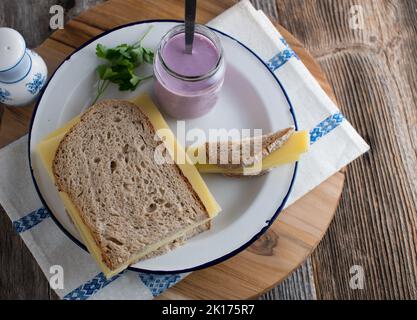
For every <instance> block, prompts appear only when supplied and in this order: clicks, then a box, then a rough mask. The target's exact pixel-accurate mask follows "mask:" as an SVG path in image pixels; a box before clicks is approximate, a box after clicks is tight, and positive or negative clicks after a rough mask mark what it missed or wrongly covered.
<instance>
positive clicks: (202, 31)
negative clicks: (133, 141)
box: [154, 25, 225, 119]
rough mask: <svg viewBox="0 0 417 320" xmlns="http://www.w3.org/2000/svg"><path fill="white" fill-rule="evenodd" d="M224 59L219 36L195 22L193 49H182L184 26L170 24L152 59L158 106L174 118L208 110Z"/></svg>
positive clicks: (216, 91) (220, 80)
mask: <svg viewBox="0 0 417 320" xmlns="http://www.w3.org/2000/svg"><path fill="white" fill-rule="evenodd" d="M224 75H225V62H224V58H223V49H222V46H221V44H220V40H219V38H218V37H217V36H216V34H215V33H214V32H213V31H211V30H210V29H209V28H207V27H205V26H202V25H196V26H195V34H194V42H193V52H192V53H191V54H187V53H185V27H184V25H179V26H176V27H174V28H172V29H171V30H170V31H168V33H167V34H166V35H165V36H164V37H163V38H162V40H161V43H160V45H159V47H158V49H157V52H156V55H155V62H154V76H155V82H154V93H155V97H156V100H157V103H158V105H159V106H160V108H161V109H162V110H163V111H165V112H166V113H167V114H169V115H171V116H172V117H174V118H177V119H191V118H197V117H201V116H203V115H205V114H207V113H208V112H209V111H210V110H211V109H212V108H213V107H214V105H215V104H216V102H217V99H218V96H219V92H220V90H221V87H222V85H223V82H224Z"/></svg>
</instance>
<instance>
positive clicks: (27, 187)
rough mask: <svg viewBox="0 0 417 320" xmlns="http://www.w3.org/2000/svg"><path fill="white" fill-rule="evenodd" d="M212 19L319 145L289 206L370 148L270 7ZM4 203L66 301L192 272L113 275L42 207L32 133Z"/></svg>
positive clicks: (9, 166)
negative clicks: (269, 76) (248, 52)
mask: <svg viewBox="0 0 417 320" xmlns="http://www.w3.org/2000/svg"><path fill="white" fill-rule="evenodd" d="M209 25H210V26H213V27H215V28H217V29H219V30H222V31H224V32H226V33H228V34H230V35H232V36H233V37H235V38H237V39H239V40H240V41H241V42H243V43H244V44H245V45H247V46H248V47H249V48H251V49H252V50H253V51H255V52H256V53H257V54H258V55H259V56H260V57H261V58H262V59H263V60H264V61H265V62H266V63H267V64H268V66H269V67H270V68H271V70H273V71H274V73H275V74H276V76H277V77H278V78H279V80H280V81H281V82H282V84H283V86H284V88H285V90H286V91H287V93H288V95H289V97H290V100H291V102H292V104H293V107H294V109H295V113H296V116H297V119H298V124H299V128H300V129H303V130H309V131H310V134H311V140H312V147H311V150H310V152H309V153H308V154H307V155H305V156H304V157H303V161H301V162H300V165H299V171H298V177H297V179H296V182H295V186H294V189H293V192H292V194H291V198H290V199H289V202H288V204H287V205H290V204H291V203H293V202H294V201H296V200H297V199H299V198H300V197H302V196H303V195H304V194H306V193H308V192H309V191H310V190H312V189H313V188H314V187H316V186H317V185H319V184H320V183H321V182H323V181H324V180H326V179H327V178H328V177H330V176H331V175H333V174H334V173H336V172H337V171H339V170H340V169H341V168H343V167H344V166H346V165H347V164H348V163H349V162H351V161H353V160H354V159H356V158H357V157H358V156H360V155H361V154H362V153H364V152H366V151H367V150H368V149H369V147H368V145H367V144H366V143H365V142H364V141H363V139H362V138H361V137H360V136H359V135H358V133H357V132H356V131H355V130H354V129H353V128H352V126H351V125H350V124H349V123H348V121H347V120H346V119H344V117H343V115H342V114H341V113H340V111H339V109H338V108H337V107H336V106H335V105H334V104H333V102H332V101H331V100H330V99H329V97H328V96H327V95H326V94H325V93H324V91H323V90H322V89H321V88H320V86H319V84H318V83H317V81H316V80H315V79H314V78H313V76H312V75H311V74H310V73H309V71H308V70H307V69H306V67H305V66H304V65H303V64H302V62H301V61H300V60H299V59H298V57H297V56H296V55H295V54H294V52H293V51H292V50H291V48H289V47H288V46H287V44H286V42H285V40H284V39H283V38H282V36H281V35H280V34H279V32H278V31H277V30H276V29H275V27H274V26H273V24H272V23H271V22H270V21H269V20H268V18H267V17H266V16H265V15H264V13H263V12H262V11H257V10H255V9H254V8H253V7H252V5H251V4H250V3H249V2H248V1H242V2H240V3H239V4H237V5H235V6H234V7H232V8H230V9H229V10H227V11H225V12H224V13H222V14H221V15H220V16H218V17H217V18H215V19H214V20H213V21H212V22H211V23H210V24H209ZM0 203H1V205H2V206H3V208H4V209H5V211H6V212H7V214H8V215H9V217H10V219H11V221H12V222H13V225H14V227H15V229H16V231H17V232H19V234H20V235H21V237H22V239H23V241H24V242H25V244H26V245H27V246H28V248H29V250H30V251H31V253H32V254H33V256H34V257H35V259H36V261H37V262H38V263H39V265H40V267H41V268H42V271H43V272H44V274H45V276H46V277H47V278H48V279H49V280H50V283H51V286H52V287H53V288H56V286H58V288H56V292H57V294H58V295H59V296H60V297H61V298H63V299H152V298H153V297H156V296H158V295H159V294H161V293H162V292H164V291H165V290H166V289H167V288H169V287H170V286H172V285H174V284H176V283H177V282H178V281H180V280H181V279H182V278H184V277H185V276H186V274H182V275H151V274H144V273H136V272H133V271H125V272H124V273H123V274H121V275H119V276H116V277H114V278H113V279H111V280H110V281H107V280H106V279H105V278H104V276H103V274H102V273H101V272H100V270H99V269H98V267H97V266H96V264H95V262H94V261H93V260H92V258H91V257H90V255H89V254H88V253H86V252H84V251H83V250H82V249H80V248H79V247H78V246H77V245H76V244H74V243H73V242H72V241H71V240H70V239H69V238H67V236H66V235H64V233H63V232H62V231H61V230H60V229H59V228H58V227H57V225H56V224H55V223H54V222H53V220H52V219H51V218H50V215H49V213H48V212H47V211H46V210H45V209H44V208H42V203H41V202H40V200H39V198H38V196H37V193H36V190H35V188H34V186H33V184H32V179H31V177H30V172H29V165H28V158H27V136H25V137H23V138H21V139H19V140H17V141H15V142H14V143H12V144H10V145H8V146H7V147H5V148H3V149H2V150H0ZM57 266H58V267H57ZM60 266H61V267H62V268H63V270H64V278H63V279H60V278H59V276H58V275H59V274H60ZM60 280H63V284H64V286H63V288H60V287H59V285H60V284H61V282H60Z"/></svg>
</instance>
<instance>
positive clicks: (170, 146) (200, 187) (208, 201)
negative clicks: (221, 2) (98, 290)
mask: <svg viewBox="0 0 417 320" xmlns="http://www.w3.org/2000/svg"><path fill="white" fill-rule="evenodd" d="M133 102H134V103H135V104H136V105H137V106H139V107H140V108H141V110H142V111H143V112H144V113H145V114H146V115H147V116H148V118H149V120H150V121H151V123H152V125H153V126H154V128H155V130H160V129H165V130H164V134H165V137H166V138H168V140H167V141H165V145H166V148H167V150H168V152H169V153H170V155H171V157H172V158H174V159H175V154H176V153H175V152H177V154H180V155H181V154H182V155H185V150H184V149H183V148H182V147H181V146H180V145H179V144H178V143H177V141H176V139H175V136H174V135H173V133H172V131H171V130H169V127H168V125H167V124H166V122H165V120H164V119H163V117H162V115H161V114H160V112H159V111H158V109H157V108H156V106H155V105H154V104H153V102H152V100H151V99H150V98H149V96H147V95H143V96H140V97H138V98H137V99H135V100H134V101H133ZM80 118H81V116H77V117H75V118H74V119H72V120H70V121H69V122H68V123H66V124H65V125H64V126H62V127H61V128H59V129H57V130H55V131H54V132H52V133H51V134H49V135H48V136H46V138H45V139H44V140H43V141H41V142H40V143H39V144H38V145H37V147H36V152H37V154H38V155H39V157H40V158H41V160H42V162H43V163H44V165H45V168H46V170H47V173H48V175H49V176H50V177H51V179H52V180H53V181H55V178H54V175H53V172H52V162H53V159H54V158H55V153H56V150H57V149H58V146H59V143H60V142H61V140H62V139H63V137H64V136H65V134H66V133H67V132H68V131H69V130H70V129H71V128H72V127H73V126H74V125H75V124H77V123H78V122H79V121H80ZM166 129H168V130H166ZM167 133H170V134H167ZM185 158H186V159H187V162H186V163H183V164H177V165H178V166H179V167H180V169H181V171H182V173H183V174H184V176H185V177H186V178H187V179H188V181H189V182H190V184H191V186H192V187H193V189H194V190H195V192H196V193H197V195H198V196H199V197H200V199H201V201H202V202H203V204H204V206H205V207H206V210H207V212H208V214H209V219H206V220H204V221H202V222H200V223H198V224H195V225H193V226H190V227H189V228H186V229H184V230H182V231H181V232H178V233H177V234H174V235H172V236H170V237H168V238H165V239H164V240H163V241H161V242H158V243H155V244H153V245H151V246H148V247H146V250H143V251H141V252H139V253H137V254H136V255H134V256H133V257H132V258H131V259H129V261H127V262H126V263H125V264H123V265H122V266H120V267H119V268H118V269H116V270H110V269H109V268H108V267H107V265H106V264H105V263H104V262H103V260H102V256H101V251H100V248H99V247H98V246H97V244H96V242H95V241H94V238H93V236H92V235H91V232H90V231H89V230H88V228H87V227H86V225H85V224H84V222H83V221H82V219H81V215H80V214H79V211H78V209H77V208H76V207H75V205H74V204H73V202H72V201H71V200H70V198H69V197H68V195H67V194H66V193H65V192H59V196H60V198H61V200H62V202H63V204H64V207H65V208H66V209H67V211H68V213H69V215H70V217H71V219H72V221H73V222H74V224H75V226H76V227H77V229H78V231H79V233H80V235H81V237H82V239H83V241H84V244H85V245H86V247H87V249H88V251H89V252H90V254H91V255H92V256H93V258H94V259H95V260H96V261H97V263H98V265H99V267H100V269H101V270H102V271H103V274H104V275H105V276H106V278H111V277H113V276H114V275H116V274H118V273H120V272H121V271H122V270H124V269H126V268H127V267H128V266H129V265H130V264H132V263H134V262H135V261H137V260H138V259H140V258H141V257H143V256H146V255H147V254H148V253H150V252H152V251H155V250H157V249H158V248H160V247H162V246H164V245H166V244H168V243H170V242H171V241H173V240H175V239H177V238H179V237H181V236H183V235H185V234H186V233H188V232H189V231H191V230H193V229H194V228H197V227H199V226H201V225H203V224H205V223H207V222H208V221H210V220H211V219H212V218H214V217H215V216H216V215H217V214H218V213H219V212H220V210H221V208H220V206H219V205H218V203H217V202H216V200H215V199H214V197H213V195H212V194H211V192H210V191H209V189H208V187H207V185H206V184H205V182H204V180H203V178H202V177H201V175H200V174H199V172H198V171H197V169H196V168H195V166H194V165H192V164H191V161H189V159H188V158H187V157H185Z"/></svg>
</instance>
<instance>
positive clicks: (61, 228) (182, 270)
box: [28, 19, 298, 274]
mask: <svg viewBox="0 0 417 320" xmlns="http://www.w3.org/2000/svg"><path fill="white" fill-rule="evenodd" d="M156 22H158V23H159V22H170V23H172V22H174V23H183V22H184V21H182V20H175V19H151V20H141V21H136V22H131V23H127V24H123V25H120V26H117V27H115V28H112V29H109V30H106V31H104V32H103V33H101V34H99V35H97V36H95V37H93V38H91V39H90V40H88V41H87V42H85V43H83V44H82V45H81V46H80V47H78V48H77V49H75V50H74V51H73V52H72V53H71V54H70V55H68V56H67V57H66V58H65V59H64V60H63V61H62V62H61V63H60V64H59V66H58V67H57V68H56V69H55V71H54V72H53V74H52V75H51V77H50V78H49V80H48V81H47V83H46V84H45V86H44V87H43V88H42V90H41V92H40V94H39V97H38V99H37V102H36V105H35V107H34V109H33V113H32V118H31V120H30V126H29V137H28V158H29V169H30V175H31V177H32V181H33V184H34V186H35V189H36V192H37V194H38V196H39V198H40V200H41V202H42V204H43V206H44V207H45V208H46V209H47V210H48V211H49V213H50V215H51V218H52V220H53V221H54V222H55V224H56V225H57V226H58V228H59V229H60V230H61V231H62V232H63V233H64V234H65V235H66V236H67V237H68V238H69V239H71V240H72V241H73V242H74V243H75V244H76V245H77V246H79V247H80V248H81V249H83V250H85V251H87V252H88V250H87V248H86V246H85V245H84V244H83V243H81V242H80V241H79V240H78V239H76V238H75V237H74V236H73V235H72V234H71V233H70V232H69V231H67V230H66V229H65V228H64V226H63V225H62V224H61V223H60V222H59V221H58V219H57V218H56V217H55V215H54V213H53V212H52V210H51V209H50V208H49V207H48V205H47V203H46V201H45V199H44V198H43V196H42V193H41V191H40V189H39V186H38V184H37V182H36V179H35V176H34V173H33V167H32V158H31V152H30V145H31V141H32V129H33V123H34V121H35V117H36V114H37V111H38V107H39V104H40V102H41V101H42V97H43V94H44V93H45V90H46V88H47V87H48V85H49V84H50V82H51V80H52V79H53V78H54V76H55V73H56V72H57V71H58V70H59V69H60V68H61V67H62V65H63V64H64V63H65V62H66V61H68V60H69V59H71V57H72V56H73V55H74V54H76V53H77V52H78V51H80V50H81V49H83V48H84V47H86V46H88V45H89V44H90V43H92V42H94V41H96V40H98V39H100V38H102V37H103V36H105V35H107V34H109V33H111V32H114V31H116V30H119V29H123V28H126V27H130V26H135V25H140V24H147V23H156ZM209 28H210V29H211V30H213V31H215V32H218V33H220V34H221V35H223V36H226V37H228V38H230V39H232V40H234V41H236V42H237V43H238V44H239V45H241V46H242V47H243V48H245V49H246V50H248V51H249V52H250V53H251V54H252V55H253V56H254V57H255V58H257V59H258V60H259V61H260V62H261V63H262V64H263V65H264V66H265V68H266V69H267V70H268V71H269V72H270V73H271V75H272V76H273V78H274V79H275V80H276V82H277V83H278V85H279V87H280V88H281V90H282V92H283V93H284V96H285V98H286V100H287V102H288V105H289V106H290V113H291V116H292V118H293V121H294V126H295V129H296V130H298V124H297V118H296V116H295V111H294V108H293V106H292V103H291V100H290V98H289V96H288V94H287V92H286V90H285V89H284V86H283V85H282V83H281V81H280V80H279V79H278V78H277V76H276V75H275V73H274V72H273V71H272V70H271V69H269V68H268V66H267V64H266V63H265V61H263V60H262V59H261V58H260V57H259V56H258V55H257V54H256V53H255V52H254V51H253V50H252V49H250V48H248V47H247V46H246V45H244V44H243V43H242V42H240V41H239V40H237V39H236V38H234V37H232V36H230V35H229V34H227V33H225V32H223V31H220V30H217V29H215V28H213V27H209ZM297 172H298V161H297V162H296V163H295V166H294V172H293V176H292V179H291V183H290V186H289V188H288V191H287V194H286V195H285V197H284V199H283V201H282V202H281V204H280V206H279V207H278V209H277V210H276V211H275V213H274V214H273V215H272V217H271V219H269V220H267V221H266V226H265V227H263V228H262V229H261V230H260V231H259V232H258V233H257V234H256V235H255V236H253V237H252V238H251V239H250V240H248V241H247V242H246V243H245V244H243V245H242V246H240V247H239V248H237V249H235V250H233V251H231V252H229V253H228V254H226V255H224V256H222V257H219V258H217V259H214V260H211V261H209V262H206V263H203V264H201V265H198V266H195V267H192V268H186V269H180V270H174V271H172V270H170V271H163V270H149V269H141V268H136V267H132V266H129V267H128V268H127V270H131V271H135V272H143V273H153V274H177V273H186V272H192V271H196V270H201V269H205V268H208V267H211V266H214V265H216V264H218V263H220V262H223V261H226V260H228V259H229V258H231V257H233V256H235V255H236V254H238V253H239V252H241V251H243V250H245V249H246V248H247V247H249V246H250V245H251V244H252V243H254V242H255V241H256V240H258V239H259V237H261V236H262V235H263V234H264V233H265V232H266V231H267V230H268V229H269V228H270V227H271V225H272V224H273V223H274V221H275V220H276V219H277V217H278V215H279V214H280V213H281V211H282V210H283V208H284V206H285V204H286V203H287V200H288V197H289V196H290V194H291V191H292V189H293V186H294V181H295V178H296V176H297Z"/></svg>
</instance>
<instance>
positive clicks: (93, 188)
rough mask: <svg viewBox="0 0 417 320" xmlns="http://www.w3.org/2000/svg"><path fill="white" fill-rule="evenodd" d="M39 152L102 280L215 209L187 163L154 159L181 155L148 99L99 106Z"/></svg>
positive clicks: (204, 221) (205, 222)
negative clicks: (158, 154)
mask: <svg viewBox="0 0 417 320" xmlns="http://www.w3.org/2000/svg"><path fill="white" fill-rule="evenodd" d="M161 131H163V135H164V137H163V140H164V141H161V140H162V137H160V136H159V135H160V132H161ZM51 145H52V149H53V148H56V151H55V153H54V156H53V157H51V156H49V158H48V156H45V154H50V153H47V152H46V153H45V152H44V150H45V148H48V149H49V150H51ZM38 149H39V153H40V154H41V157H42V158H43V160H44V162H45V165H46V166H49V165H51V167H52V168H51V169H52V171H51V174H52V175H53V178H54V180H55V183H56V185H57V187H58V190H59V192H60V196H61V198H62V199H63V201H64V204H65V207H66V209H67V211H68V212H69V214H70V216H71V218H72V220H73V222H74V224H75V225H76V227H77V229H78V230H79V232H80V234H81V236H82V237H83V240H84V243H85V244H86V245H87V247H88V249H89V251H90V253H91V254H92V255H93V256H94V257H95V258H96V260H97V262H98V264H99V265H100V267H101V269H102V270H103V272H104V274H105V275H106V276H107V277H111V276H113V275H115V274H117V273H119V272H120V271H122V270H123V269H125V268H126V267H128V266H129V265H130V264H133V263H135V262H137V261H138V260H140V259H143V258H148V257H151V256H153V255H155V254H161V253H164V252H166V251H167V250H169V249H172V248H173V247H175V246H177V245H179V244H181V243H183V242H184V241H185V240H186V239H188V238H189V237H191V236H194V235H196V234H198V233H200V232H203V231H205V230H208V229H209V228H210V220H211V219H212V218H213V217H214V216H216V215H217V213H218V212H219V211H220V207H219V206H218V204H217V203H216V201H215V200H214V198H213V196H212V195H211V193H210V191H209V190H208V188H207V186H206V185H205V183H204V181H203V179H202V178H201V176H200V175H199V173H198V171H197V169H196V168H195V167H194V166H193V165H191V164H190V163H189V161H188V160H187V159H186V161H185V162H184V163H176V162H175V161H167V162H166V163H162V164H158V163H157V162H156V161H155V151H156V150H157V149H159V150H160V151H161V150H162V152H163V153H164V155H165V158H167V159H168V158H171V160H174V158H175V157H176V154H178V153H181V152H182V153H184V155H185V151H184V150H183V149H182V148H181V146H179V145H178V144H177V143H176V140H175V137H174V136H173V134H172V132H171V131H170V130H169V129H168V126H167V124H166V123H165V121H164V119H163V118H162V116H161V114H160V113H159V112H158V110H157V109H156V108H155V107H154V106H153V104H152V103H151V102H150V99H149V98H148V97H142V98H141V99H140V101H139V102H138V103H132V102H129V101H123V100H106V101H103V102H100V103H98V104H96V105H94V106H92V107H90V108H89V110H88V111H87V112H86V113H84V114H83V115H82V116H81V117H80V118H79V119H76V120H74V121H72V123H71V124H70V125H69V126H66V128H64V129H58V130H57V132H56V133H55V134H52V135H50V136H48V137H47V139H46V140H45V141H44V143H41V144H40V145H39V147H38ZM42 155H43V156H42ZM51 162H52V163H51Z"/></svg>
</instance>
